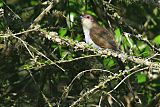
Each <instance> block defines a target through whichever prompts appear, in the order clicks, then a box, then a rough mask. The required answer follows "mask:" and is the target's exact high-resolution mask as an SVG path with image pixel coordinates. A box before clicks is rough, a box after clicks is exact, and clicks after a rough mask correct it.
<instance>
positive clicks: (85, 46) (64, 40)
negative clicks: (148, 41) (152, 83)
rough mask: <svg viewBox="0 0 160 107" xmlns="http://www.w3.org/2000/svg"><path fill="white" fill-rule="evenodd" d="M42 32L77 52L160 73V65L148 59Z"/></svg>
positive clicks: (53, 33)
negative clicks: (137, 65)
mask: <svg viewBox="0 0 160 107" xmlns="http://www.w3.org/2000/svg"><path fill="white" fill-rule="evenodd" d="M40 32H41V33H43V34H44V36H45V37H46V38H49V39H51V40H52V41H53V42H56V43H57V44H59V45H66V46H70V47H71V48H73V49H74V50H75V51H77V50H84V51H91V52H94V53H95V54H97V55H101V56H103V57H106V56H112V57H118V58H120V59H121V60H122V61H123V62H125V61H126V60H128V61H132V62H134V63H137V64H141V65H145V66H149V67H150V68H155V69H156V70H157V72H160V63H157V62H153V61H152V60H151V59H147V58H146V59H145V58H142V57H136V56H131V55H127V54H126V53H121V52H117V51H113V50H110V49H105V50H97V49H95V48H92V47H89V45H88V44H86V43H84V42H76V41H73V40H71V39H67V38H61V37H59V36H57V34H56V33H55V32H50V33H49V34H48V32H45V31H43V30H41V29H40Z"/></svg>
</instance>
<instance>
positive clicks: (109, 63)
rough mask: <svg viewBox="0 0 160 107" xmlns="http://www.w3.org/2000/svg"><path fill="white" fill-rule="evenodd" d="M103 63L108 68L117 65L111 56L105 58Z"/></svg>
mask: <svg viewBox="0 0 160 107" xmlns="http://www.w3.org/2000/svg"><path fill="white" fill-rule="evenodd" d="M103 64H104V66H105V67H106V68H111V67H112V66H114V65H115V63H114V61H113V60H112V59H111V58H106V59H104V60H103Z"/></svg>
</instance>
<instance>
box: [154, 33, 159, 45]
mask: <svg viewBox="0 0 160 107" xmlns="http://www.w3.org/2000/svg"><path fill="white" fill-rule="evenodd" d="M153 43H155V44H157V45H160V35H158V36H156V37H155V38H154V39H153Z"/></svg>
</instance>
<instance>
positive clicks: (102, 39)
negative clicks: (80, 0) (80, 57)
mask: <svg viewBox="0 0 160 107" xmlns="http://www.w3.org/2000/svg"><path fill="white" fill-rule="evenodd" d="M80 18H81V23H82V27H83V32H84V35H85V41H86V43H88V44H90V45H92V46H93V47H94V48H97V49H112V50H115V51H117V50H119V49H118V45H117V42H116V40H115V38H114V35H113V34H112V33H111V32H110V31H109V30H107V29H106V28H104V27H102V26H100V25H99V24H98V23H97V21H96V20H95V18H94V17H93V16H91V15H89V14H85V15H83V16H80Z"/></svg>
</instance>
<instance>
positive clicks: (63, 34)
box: [58, 28, 67, 37]
mask: <svg viewBox="0 0 160 107" xmlns="http://www.w3.org/2000/svg"><path fill="white" fill-rule="evenodd" d="M58 34H59V35H60V36H61V37H63V36H65V35H66V34H67V29H66V28H60V29H59V31H58Z"/></svg>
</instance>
